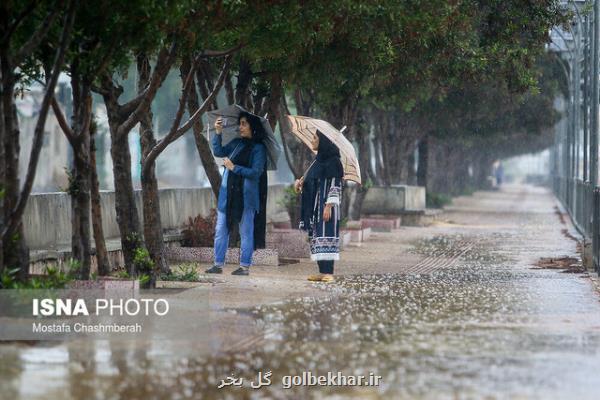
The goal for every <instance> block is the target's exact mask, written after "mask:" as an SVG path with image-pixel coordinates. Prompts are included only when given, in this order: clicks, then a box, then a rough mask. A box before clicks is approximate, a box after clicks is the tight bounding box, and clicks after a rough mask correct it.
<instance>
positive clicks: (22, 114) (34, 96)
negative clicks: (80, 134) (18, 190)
mask: <svg viewBox="0 0 600 400" xmlns="http://www.w3.org/2000/svg"><path fill="white" fill-rule="evenodd" d="M65 78H66V79H67V80H66V81H65ZM57 86H58V88H57V95H58V92H60V90H64V88H65V87H66V86H68V77H66V76H63V75H61V77H60V79H59V83H58V85H57ZM43 96H44V91H43V88H42V87H41V86H40V85H38V84H35V85H33V86H32V87H30V88H29V91H27V92H25V93H24V95H23V96H22V97H19V98H18V99H17V101H16V104H17V115H18V118H19V128H20V132H21V135H20V137H19V140H20V151H19V179H20V182H21V185H22V184H23V182H24V180H25V175H26V174H27V167H28V165H29V159H30V156H31V147H32V142H33V134H34V131H35V125H36V124H37V121H38V115H39V110H40V107H41V103H42V98H43ZM70 152H71V149H70V145H69V142H68V141H67V138H66V137H65V135H64V134H63V132H62V130H61V128H60V126H59V125H58V121H57V120H56V116H55V115H54V113H53V112H52V110H49V112H48V117H47V119H46V124H45V126H44V140H43V144H42V149H41V152H40V158H39V160H38V164H37V170H36V174H35V180H34V183H33V189H32V191H33V192H56V191H61V190H63V189H64V188H66V187H67V185H68V177H67V173H66V171H65V168H66V167H68V165H69V164H70V159H71V156H70V154H71V153H70Z"/></svg>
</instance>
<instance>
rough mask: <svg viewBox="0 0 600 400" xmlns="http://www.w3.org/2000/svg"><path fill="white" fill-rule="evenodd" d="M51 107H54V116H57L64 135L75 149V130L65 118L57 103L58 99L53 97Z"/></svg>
mask: <svg viewBox="0 0 600 400" xmlns="http://www.w3.org/2000/svg"><path fill="white" fill-rule="evenodd" d="M50 105H51V106H52V111H54V115H56V120H57V121H58V125H59V126H60V128H61V129H62V131H63V133H64V134H65V136H66V137H67V140H68V141H69V143H71V146H73V147H75V146H74V141H75V135H74V134H73V130H72V129H71V127H70V126H69V123H68V122H67V119H66V118H65V115H64V114H63V112H62V110H61V109H60V106H59V105H58V102H57V101H56V97H54V96H52V100H50Z"/></svg>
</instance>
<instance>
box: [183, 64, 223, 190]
mask: <svg viewBox="0 0 600 400" xmlns="http://www.w3.org/2000/svg"><path fill="white" fill-rule="evenodd" d="M190 68H191V66H190V60H189V58H186V59H184V61H183V62H182V63H181V67H180V71H181V76H182V77H185V76H187V75H188V73H189V71H190ZM225 82H227V81H225ZM230 83H231V82H230ZM187 106H188V114H190V115H192V114H193V113H194V112H195V111H196V110H197V109H198V108H199V107H200V104H199V101H198V94H197V92H196V88H194V87H193V88H191V90H190V93H189V94H188V97H187ZM203 130H204V126H203V124H202V119H201V118H198V119H197V120H196V122H194V124H193V126H192V131H193V133H194V140H195V142H196V149H197V150H198V155H199V156H200V161H201V162H202V166H203V167H204V172H205V173H206V177H207V178H208V181H209V182H210V187H211V189H212V191H213V193H214V195H215V197H216V196H218V195H219V188H220V187H221V174H220V173H219V166H218V165H217V163H216V162H215V158H214V157H213V155H212V151H211V150H210V144H209V143H208V140H207V138H206V137H205V136H204V135H203V134H202V131H203Z"/></svg>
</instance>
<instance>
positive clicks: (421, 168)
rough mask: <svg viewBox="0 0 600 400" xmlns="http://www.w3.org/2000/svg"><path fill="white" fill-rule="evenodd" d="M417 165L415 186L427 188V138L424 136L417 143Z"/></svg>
mask: <svg viewBox="0 0 600 400" xmlns="http://www.w3.org/2000/svg"><path fill="white" fill-rule="evenodd" d="M418 151H419V163H418V165H417V185H419V186H423V187H425V188H427V174H428V164H429V138H428V137H427V136H425V137H424V138H423V139H421V141H420V142H419V147H418Z"/></svg>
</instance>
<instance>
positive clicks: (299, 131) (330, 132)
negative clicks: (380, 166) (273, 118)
mask: <svg viewBox="0 0 600 400" xmlns="http://www.w3.org/2000/svg"><path fill="white" fill-rule="evenodd" d="M287 118H288V121H289V122H290V125H291V126H290V127H291V132H292V133H293V134H294V135H296V136H297V137H298V139H300V140H301V141H302V142H304V144H306V145H307V146H308V148H309V149H310V143H311V139H312V136H313V135H316V134H317V131H319V132H321V133H322V134H323V135H325V136H327V138H328V139H329V140H331V141H332V142H333V144H335V145H336V146H337V147H338V149H340V156H341V157H340V158H341V161H342V166H343V167H344V179H346V180H350V181H354V182H356V183H358V184H359V185H360V184H362V180H361V177H360V166H359V165H358V158H357V157H356V152H355V151H354V146H352V143H350V142H349V141H348V139H346V137H345V136H344V135H343V134H342V132H340V131H338V130H337V129H335V128H334V127H333V125H331V124H330V123H329V122H327V121H323V120H320V119H315V118H309V117H303V116H300V115H288V116H287ZM311 151H312V152H313V153H316V152H315V151H314V150H312V149H311Z"/></svg>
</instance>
